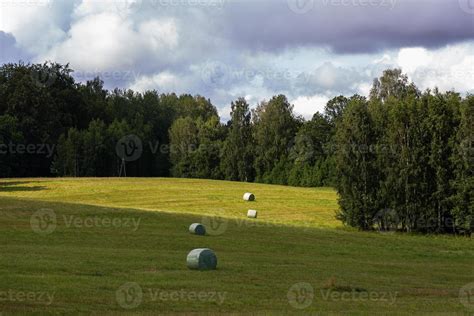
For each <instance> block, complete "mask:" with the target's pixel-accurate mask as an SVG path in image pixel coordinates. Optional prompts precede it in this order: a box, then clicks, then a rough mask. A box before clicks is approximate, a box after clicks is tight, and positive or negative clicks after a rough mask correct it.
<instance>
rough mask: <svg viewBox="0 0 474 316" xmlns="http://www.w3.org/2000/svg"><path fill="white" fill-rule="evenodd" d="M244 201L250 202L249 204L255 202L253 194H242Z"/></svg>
mask: <svg viewBox="0 0 474 316" xmlns="http://www.w3.org/2000/svg"><path fill="white" fill-rule="evenodd" d="M244 201H250V202H252V201H255V195H254V194H253V193H249V192H247V193H245V194H244Z"/></svg>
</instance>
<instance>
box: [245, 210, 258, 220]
mask: <svg viewBox="0 0 474 316" xmlns="http://www.w3.org/2000/svg"><path fill="white" fill-rule="evenodd" d="M257 215H258V212H257V211H256V210H249V211H248V212H247V217H248V218H257Z"/></svg>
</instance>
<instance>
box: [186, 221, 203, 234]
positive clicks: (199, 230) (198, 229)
mask: <svg viewBox="0 0 474 316" xmlns="http://www.w3.org/2000/svg"><path fill="white" fill-rule="evenodd" d="M189 232H190V233H191V234H194V235H199V236H204V235H206V227H205V226H204V225H203V224H200V223H194V224H191V226H189Z"/></svg>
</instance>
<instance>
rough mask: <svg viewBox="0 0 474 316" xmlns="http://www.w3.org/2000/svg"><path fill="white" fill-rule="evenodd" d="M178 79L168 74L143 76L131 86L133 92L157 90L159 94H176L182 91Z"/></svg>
mask: <svg viewBox="0 0 474 316" xmlns="http://www.w3.org/2000/svg"><path fill="white" fill-rule="evenodd" d="M182 86H183V84H182V83H181V82H180V80H179V78H178V77H177V76H176V75H174V74H172V73H170V72H167V71H165V72H161V73H159V74H156V75H153V76H143V77H141V78H139V79H138V80H137V81H135V82H134V83H133V84H132V85H131V87H130V88H131V89H133V90H135V91H141V92H143V91H146V90H157V91H159V92H176V91H177V90H181V89H182Z"/></svg>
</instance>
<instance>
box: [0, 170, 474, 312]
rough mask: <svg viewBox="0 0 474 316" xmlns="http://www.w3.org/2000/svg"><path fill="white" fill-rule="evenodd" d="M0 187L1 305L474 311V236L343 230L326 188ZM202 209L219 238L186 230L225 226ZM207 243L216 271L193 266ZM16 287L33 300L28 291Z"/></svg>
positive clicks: (87, 182) (36, 308) (77, 183)
mask: <svg viewBox="0 0 474 316" xmlns="http://www.w3.org/2000/svg"><path fill="white" fill-rule="evenodd" d="M180 187H181V188H182V190H180V189H179V188H180ZM242 191H244V192H245V191H253V192H254V193H256V195H257V199H258V201H257V202H256V203H244V202H243V201H241V195H242V193H243V192H242ZM293 195H294V196H293ZM0 196H1V197H0V210H1V214H0V215H1V216H0V238H1V240H2V241H3V242H2V243H1V245H0V251H1V256H0V277H1V280H2V282H1V283H0V311H3V312H6V313H9V312H39V313H70V312H76V313H77V312H83V313H92V312H96V313H105V312H110V313H113V314H116V313H142V312H143V313H175V312H176V313H181V312H186V313H190V312H197V313H220V312H223V313H230V312H237V313H238V312H241V313H247V312H262V313H264V312H265V313H284V314H288V313H318V312H321V313H324V314H326V313H329V312H333V313H350V314H374V313H384V314H400V315H402V314H403V315H404V314H426V313H434V312H436V313H445V314H467V313H469V312H470V311H471V310H470V309H469V307H470V306H469V305H468V306H466V305H465V304H462V302H461V300H460V297H459V291H460V289H461V288H462V287H463V286H465V285H467V284H470V283H471V282H474V277H473V275H474V267H473V262H474V247H473V243H472V240H471V239H468V238H454V237H448V236H409V235H399V234H393V235H390V234H389V235H385V234H379V233H362V232H356V231H352V230H347V229H344V228H341V226H340V224H339V223H338V222H337V221H335V220H334V219H333V216H334V211H335V209H336V208H337V206H336V205H337V204H336V202H335V199H336V194H335V193H334V191H332V190H331V189H297V188H286V187H279V186H266V185H253V184H239V183H229V182H215V181H204V180H176V179H146V180H145V179H144V180H141V179H80V180H73V179H66V180H62V179H61V180H56V179H54V180H52V179H44V180H43V179H41V180H37V179H36V180H34V179H28V180H20V181H18V180H15V181H13V180H11V181H7V183H6V184H5V183H4V184H3V185H2V187H1V189H0ZM331 196H332V200H331V198H330V197H331ZM271 199H275V200H274V202H273V203H272V200H271ZM213 201H216V202H213ZM219 203H220V204H222V205H221V206H219V205H214V204H219ZM249 205H251V206H252V208H256V209H258V210H262V211H261V212H262V217H261V218H260V219H258V220H257V221H247V220H243V219H242V218H243V217H244V215H245V212H246V210H247V208H248V206H249ZM39 210H43V212H53V214H54V215H55V216H56V225H52V226H46V228H54V229H52V230H50V231H48V230H46V231H42V230H39V229H38V226H36V224H37V223H38V222H36V221H35V220H34V219H35V218H36V216H37V214H42V213H36V212H38V211H39ZM153 210H164V211H166V212H159V211H153ZM173 212H174V213H173ZM267 212H268V214H267ZM202 214H207V215H214V214H218V215H221V216H226V218H227V219H224V220H223V222H221V224H222V223H224V226H220V227H217V228H215V227H214V228H215V229H216V230H215V234H213V235H212V236H205V237H198V236H193V235H190V234H189V233H188V231H187V229H188V226H189V224H190V223H193V222H197V221H203V220H204V221H206V220H207V221H208V223H209V224H210V225H213V224H216V220H215V219H214V218H213V217H204V218H203V216H202ZM273 217H279V218H280V221H278V222H272V219H273ZM32 218H33V220H32ZM306 218H311V220H310V221H308V222H309V224H308V223H307V222H305V220H306ZM326 218H330V219H329V220H327V222H326ZM94 221H95V222H94ZM284 222H287V224H288V225H285V224H283V223H284ZM97 223H99V224H97ZM135 224H137V225H135ZM43 228H44V227H43ZM46 232H50V233H49V234H47V233H46ZM200 247H208V248H212V249H213V250H214V251H215V252H216V254H217V256H218V260H219V264H218V270H216V271H210V272H196V271H190V270H188V269H187V267H186V255H187V253H188V252H189V251H190V250H191V249H194V248H200ZM127 282H134V283H136V284H138V286H139V287H140V289H141V290H142V296H141V301H140V302H139V304H138V306H136V307H135V306H134V305H133V303H134V302H137V301H133V300H132V303H130V302H128V305H127V301H126V302H125V305H124V301H123V299H122V298H123V295H122V296H121V294H120V293H123V292H121V291H120V289H121V286H122V285H124V284H126V283H127ZM301 283H304V284H301ZM134 286H135V285H134ZM308 286H309V287H308ZM133 288H135V287H133ZM133 288H132V289H133ZM290 289H292V291H290ZM304 289H307V291H308V290H312V291H313V296H311V293H309V295H308V292H304ZM293 290H297V291H296V292H294V291H293ZM289 291H290V298H288V293H289ZM4 293H6V294H8V293H13V294H14V295H17V296H14V297H13V299H12V298H11V297H8V296H6V295H4ZM21 293H24V294H25V295H30V296H31V297H30V299H23V300H20V299H19V297H18V294H21ZM41 293H47V294H48V295H49V297H53V296H54V297H53V299H52V300H51V303H50V304H49V302H50V301H49V300H48V299H47V298H45V297H47V296H46V295H43V300H39V299H38V297H39V294H41ZM160 293H161V294H160ZM213 293H214V295H213ZM293 293H299V297H297V298H296V299H294V298H293V296H292V294H293ZM129 294H130V295H129V298H132V299H133V298H136V297H137V296H135V294H134V293H133V292H130V293H129ZM33 295H35V299H33ZM160 295H161V296H160ZM176 295H177V296H176ZM211 295H212V297H211ZM311 297H313V298H311ZM5 298H6V299H5ZM309 303H311V305H309V306H307V307H306V305H308V304H309ZM124 306H125V307H134V308H131V309H127V308H124ZM303 307H306V308H304V309H300V308H303ZM472 307H474V306H472ZM471 312H472V311H471Z"/></svg>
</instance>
